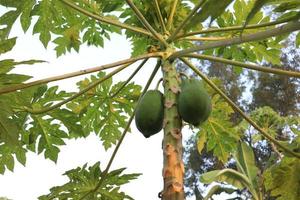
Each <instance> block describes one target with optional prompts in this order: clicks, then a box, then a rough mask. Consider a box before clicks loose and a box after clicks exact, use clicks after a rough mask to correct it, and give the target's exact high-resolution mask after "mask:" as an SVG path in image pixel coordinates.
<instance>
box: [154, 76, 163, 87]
mask: <svg viewBox="0 0 300 200" xmlns="http://www.w3.org/2000/svg"><path fill="white" fill-rule="evenodd" d="M163 80H164V79H163V78H161V79H159V81H158V82H157V84H156V87H155V89H156V90H158V87H159V84H160V83H161V82H162V81H163Z"/></svg>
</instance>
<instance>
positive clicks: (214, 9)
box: [186, 0, 233, 30]
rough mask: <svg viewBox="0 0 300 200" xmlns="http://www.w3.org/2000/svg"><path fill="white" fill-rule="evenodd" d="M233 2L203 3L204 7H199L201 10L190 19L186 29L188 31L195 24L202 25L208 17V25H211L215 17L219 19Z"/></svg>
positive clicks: (215, 1)
mask: <svg viewBox="0 0 300 200" xmlns="http://www.w3.org/2000/svg"><path fill="white" fill-rule="evenodd" d="M232 2H233V0H224V1H221V2H220V1H218V0H209V1H205V3H204V5H203V6H202V7H201V10H200V11H199V12H198V13H197V14H196V15H194V17H192V19H191V20H190V22H189V25H188V26H186V29H187V30H189V29H190V28H191V27H192V26H194V25H195V24H197V23H202V22H204V21H205V20H206V19H208V18H209V17H210V23H212V22H213V21H214V20H215V19H216V18H217V17H219V16H220V15H221V14H222V13H223V12H224V10H225V9H226V8H227V7H228V5H229V4H231V3H232Z"/></svg>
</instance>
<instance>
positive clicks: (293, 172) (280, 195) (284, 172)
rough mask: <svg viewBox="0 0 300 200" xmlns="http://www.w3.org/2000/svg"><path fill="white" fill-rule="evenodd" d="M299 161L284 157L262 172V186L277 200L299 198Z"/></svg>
mask: <svg viewBox="0 0 300 200" xmlns="http://www.w3.org/2000/svg"><path fill="white" fill-rule="evenodd" d="M299 171H300V160H299V159H297V158H288V157H285V158H283V159H282V160H281V162H280V163H277V164H275V165H273V166H272V167H270V168H269V169H267V170H266V171H265V172H264V178H265V181H264V185H265V187H266V189H267V190H269V191H270V192H271V195H272V196H274V197H277V198H276V199H277V200H286V199H289V200H298V199H299V197H300V190H299V188H300V173H299Z"/></svg>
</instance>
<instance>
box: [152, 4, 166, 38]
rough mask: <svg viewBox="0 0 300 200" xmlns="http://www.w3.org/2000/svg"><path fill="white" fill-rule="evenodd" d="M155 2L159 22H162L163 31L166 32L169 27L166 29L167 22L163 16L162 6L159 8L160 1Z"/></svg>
mask: <svg viewBox="0 0 300 200" xmlns="http://www.w3.org/2000/svg"><path fill="white" fill-rule="evenodd" d="M154 4H155V5H154V7H155V10H156V13H157V17H158V19H159V22H160V25H161V27H162V31H163V32H164V33H166V32H167V29H166V26H165V22H164V19H163V16H162V14H161V12H160V8H159V4H158V1H157V0H155V1H154Z"/></svg>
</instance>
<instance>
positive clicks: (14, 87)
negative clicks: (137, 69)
mask: <svg viewBox="0 0 300 200" xmlns="http://www.w3.org/2000/svg"><path fill="white" fill-rule="evenodd" d="M161 56H163V53H161V52H156V53H148V54H144V55H141V56H137V57H134V58H129V59H126V60H121V61H118V62H114V63H110V64H106V65H102V66H99V67H94V68H89V69H84V70H80V71H76V72H71V73H67V74H63V75H59V76H52V77H49V78H46V79H40V80H37V81H33V82H29V83H24V84H18V85H12V86H8V87H3V88H0V95H1V94H5V93H10V92H15V91H17V90H21V89H25V88H28V87H32V86H36V85H42V84H45V83H49V82H53V81H58V80H63V79H67V78H72V77H76V76H81V75H84V74H89V73H92V72H98V71H102V70H105V69H109V68H113V67H117V66H119V65H124V64H128V63H132V62H135V61H138V60H141V59H145V58H151V57H161Z"/></svg>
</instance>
